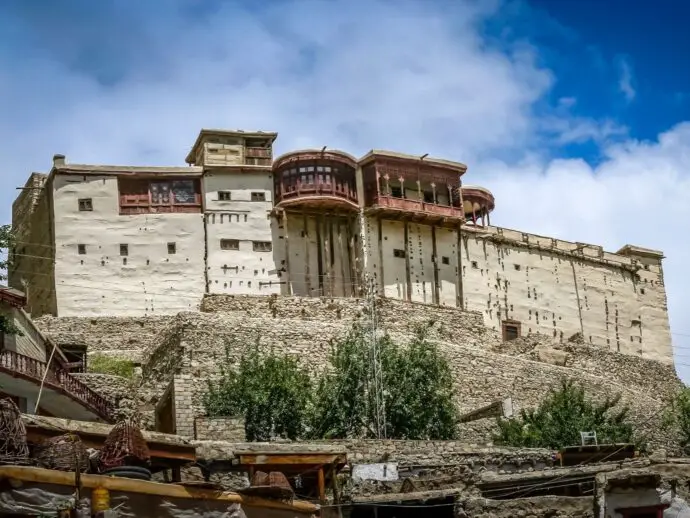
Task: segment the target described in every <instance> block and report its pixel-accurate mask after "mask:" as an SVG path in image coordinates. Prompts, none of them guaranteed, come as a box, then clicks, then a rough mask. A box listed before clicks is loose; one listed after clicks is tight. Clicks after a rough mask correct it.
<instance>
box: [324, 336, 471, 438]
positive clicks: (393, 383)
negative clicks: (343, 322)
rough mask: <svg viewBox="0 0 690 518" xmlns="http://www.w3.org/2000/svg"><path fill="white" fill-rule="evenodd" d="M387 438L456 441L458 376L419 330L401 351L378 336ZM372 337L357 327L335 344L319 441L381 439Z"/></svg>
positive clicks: (325, 386) (326, 387)
mask: <svg viewBox="0 0 690 518" xmlns="http://www.w3.org/2000/svg"><path fill="white" fill-rule="evenodd" d="M378 340H379V342H378V346H379V354H380V362H381V376H382V382H383V383H382V384H383V387H384V394H383V402H384V409H385V416H386V437H388V438H395V439H451V438H453V437H454V436H455V433H456V426H455V424H456V422H457V417H458V416H457V410H456V408H455V406H454V404H453V386H452V375H451V372H450V368H449V367H448V364H447V362H446V361H445V359H444V358H443V356H442V355H441V353H440V351H439V350H438V348H437V346H436V345H435V344H433V343H432V342H430V341H429V340H428V339H427V332H426V330H425V329H421V328H420V329H419V330H418V332H417V333H416V335H415V337H414V339H413V341H412V342H411V343H410V344H409V345H408V346H406V347H399V346H397V345H396V344H394V343H393V342H392V340H391V339H390V337H389V336H387V335H386V336H383V337H380V338H378ZM370 351H371V335H370V333H369V332H368V330H366V329H364V328H362V326H361V325H359V324H355V325H354V326H353V328H352V329H351V330H350V332H349V333H348V334H347V335H346V336H345V337H344V338H343V339H341V340H339V341H337V342H335V343H334V346H333V348H332V351H331V357H330V360H331V364H332V367H333V368H332V370H331V371H330V372H327V373H326V374H325V375H324V376H323V377H322V378H321V379H320V381H319V387H318V395H317V397H316V403H315V411H314V414H313V419H314V421H313V424H312V427H311V435H312V436H314V437H315V438H344V437H362V436H364V437H375V436H376V433H375V425H374V423H375V417H374V414H375V412H374V410H375V403H374V394H373V391H372V390H371V388H372V383H371V379H372V361H371V352H370Z"/></svg>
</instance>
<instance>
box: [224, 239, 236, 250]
mask: <svg viewBox="0 0 690 518" xmlns="http://www.w3.org/2000/svg"><path fill="white" fill-rule="evenodd" d="M220 249H221V250H239V249H240V241H239V239H221V240H220Z"/></svg>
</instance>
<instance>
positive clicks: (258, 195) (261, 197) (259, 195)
mask: <svg viewBox="0 0 690 518" xmlns="http://www.w3.org/2000/svg"><path fill="white" fill-rule="evenodd" d="M252 201H266V193H265V192H253V193H252Z"/></svg>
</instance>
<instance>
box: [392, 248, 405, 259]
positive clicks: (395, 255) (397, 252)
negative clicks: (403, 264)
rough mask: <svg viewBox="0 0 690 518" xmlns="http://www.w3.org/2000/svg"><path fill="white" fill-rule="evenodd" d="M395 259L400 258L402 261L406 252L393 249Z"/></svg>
mask: <svg viewBox="0 0 690 518" xmlns="http://www.w3.org/2000/svg"><path fill="white" fill-rule="evenodd" d="M393 257H398V258H400V259H404V258H405V250H400V249H399V248H394V249H393Z"/></svg>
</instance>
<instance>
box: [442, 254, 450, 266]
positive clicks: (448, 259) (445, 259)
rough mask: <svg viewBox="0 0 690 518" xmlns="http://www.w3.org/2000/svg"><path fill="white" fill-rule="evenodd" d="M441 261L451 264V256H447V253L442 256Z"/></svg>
mask: <svg viewBox="0 0 690 518" xmlns="http://www.w3.org/2000/svg"><path fill="white" fill-rule="evenodd" d="M441 262H442V263H443V264H450V257H446V256H445V255H444V256H443V257H441Z"/></svg>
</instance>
